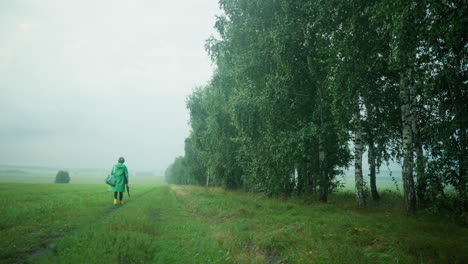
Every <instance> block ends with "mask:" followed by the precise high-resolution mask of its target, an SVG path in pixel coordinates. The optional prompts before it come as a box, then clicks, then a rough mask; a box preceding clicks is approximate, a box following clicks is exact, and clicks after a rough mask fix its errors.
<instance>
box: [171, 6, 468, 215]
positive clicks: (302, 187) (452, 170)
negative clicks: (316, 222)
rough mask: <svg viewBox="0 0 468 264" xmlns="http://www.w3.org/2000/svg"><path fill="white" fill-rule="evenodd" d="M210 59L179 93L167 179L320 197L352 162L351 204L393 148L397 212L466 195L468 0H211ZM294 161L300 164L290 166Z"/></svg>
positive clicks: (461, 202)
mask: <svg viewBox="0 0 468 264" xmlns="http://www.w3.org/2000/svg"><path fill="white" fill-rule="evenodd" d="M219 3H220V7H221V9H222V10H223V11H224V15H223V16H219V17H218V18H217V22H216V25H215V28H216V29H217V31H218V32H219V38H218V39H215V38H211V39H209V40H208V41H207V45H206V48H207V51H208V53H209V55H210V56H211V58H212V60H213V62H214V63H215V65H216V71H215V73H214V75H213V77H212V79H211V81H210V82H209V84H208V85H207V86H206V87H201V88H198V89H196V90H195V91H194V92H193V93H192V94H191V95H190V96H189V98H188V102H187V107H188V109H189V110H190V124H191V127H192V130H191V134H190V136H189V137H188V138H187V139H186V141H185V156H184V157H179V158H177V159H176V160H175V162H174V163H173V164H172V165H171V166H170V167H169V168H168V169H167V171H166V178H167V181H168V182H170V183H176V184H199V185H205V184H206V185H220V186H224V187H226V188H231V189H238V188H243V189H245V190H247V191H261V192H265V193H268V194H271V195H277V194H283V195H291V194H292V193H294V192H296V193H298V194H301V195H310V194H317V195H318V197H319V199H320V200H321V201H326V200H327V197H328V195H329V193H330V192H331V191H333V190H334V189H335V188H336V187H337V181H336V176H337V175H339V174H340V173H342V172H341V169H343V168H346V167H347V166H349V165H354V168H355V179H356V188H355V190H356V203H357V206H359V207H363V206H365V197H366V195H365V192H364V180H363V168H362V164H363V153H364V151H365V150H366V149H367V151H368V164H369V166H370V168H369V171H370V190H371V194H372V198H373V199H375V200H377V199H379V194H378V192H377V186H376V172H377V171H378V169H379V167H380V166H381V165H382V164H384V163H386V162H388V161H390V160H396V161H402V181H403V190H404V200H405V206H406V211H407V212H408V213H412V212H414V211H415V210H416V203H417V202H418V203H420V204H433V203H434V202H436V201H438V200H440V199H443V198H444V197H446V195H447V188H446V187H447V186H451V187H453V190H455V193H456V194H457V199H458V203H457V208H458V209H461V210H463V211H466V208H467V190H466V187H467V178H466V171H467V161H466V159H467V124H468V122H467V115H466V109H468V108H467V102H468V98H467V89H466V85H467V80H466V73H467V67H468V62H467V56H466V55H467V50H468V44H467V41H466V37H467V35H468V34H467V33H468V32H467V30H466V29H467V28H468V25H467V18H466V14H467V10H466V9H467V5H466V4H465V3H464V1H462V0H419V1H418V0H410V1H408V0H405V1H403V0H379V1H369V0H347V1H344V0H315V1H310V0H296V1H290V0H268V1H264V0H237V1H232V0H220V1H219ZM295 172H297V173H295Z"/></svg>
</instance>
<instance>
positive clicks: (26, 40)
mask: <svg viewBox="0 0 468 264" xmlns="http://www.w3.org/2000/svg"><path fill="white" fill-rule="evenodd" d="M219 12H220V11H219V9H218V4H217V0H203V1H180V0H179V1H141V0H138V1H118V0H112V1H102V0H99V1H95V0H80V1H71V0H70V1H63V0H55V1H53V0H40V1H39V0H38V1H32V0H30V1H26V0H25V1H19V0H18V1H1V2H0V36H1V41H0V164H7V165H27V166H44V167H60V168H108V167H110V166H112V164H114V163H115V162H116V161H117V158H118V157H119V156H124V157H125V158H126V160H127V161H126V164H127V165H128V166H129V168H138V169H157V170H164V169H165V168H166V167H167V166H168V165H169V164H170V163H172V161H173V159H174V158H175V157H176V156H178V155H183V153H184V139H185V137H187V135H188V133H189V124H188V118H189V116H188V111H187V110H186V108H185V101H186V97H187V96H188V95H189V94H190V93H191V91H192V90H193V88H194V87H195V86H201V85H205V84H206V82H207V81H208V80H209V79H210V76H211V74H212V71H213V69H212V65H211V62H210V60H209V58H208V56H207V54H206V52H205V50H204V45H205V40H206V39H207V38H209V37H210V35H213V34H215V30H214V29H213V25H214V23H215V15H216V14H219Z"/></svg>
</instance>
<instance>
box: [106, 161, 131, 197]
mask: <svg viewBox="0 0 468 264" xmlns="http://www.w3.org/2000/svg"><path fill="white" fill-rule="evenodd" d="M111 174H113V175H114V177H115V186H113V187H112V186H111V187H110V188H109V190H110V191H113V192H125V184H128V170H127V166H125V165H124V164H122V163H117V164H115V165H114V166H113V167H112V171H111Z"/></svg>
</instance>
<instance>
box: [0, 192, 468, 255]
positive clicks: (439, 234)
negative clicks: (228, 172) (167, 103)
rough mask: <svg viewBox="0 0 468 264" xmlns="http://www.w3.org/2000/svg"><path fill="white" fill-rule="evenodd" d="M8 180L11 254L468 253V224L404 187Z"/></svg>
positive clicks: (3, 249)
mask: <svg viewBox="0 0 468 264" xmlns="http://www.w3.org/2000/svg"><path fill="white" fill-rule="evenodd" d="M106 189H107V188H106V186H105V185H104V184H101V185H98V184H21V183H5V184H1V185H0V202H1V204H2V206H1V209H0V215H1V216H2V217H1V218H0V232H1V235H0V262H1V263H418V264H420V263H434V264H435V263H437V264H438V263H460V264H461V263H467V261H468V231H467V229H466V228H465V227H462V226H460V225H459V224H457V223H456V222H455V221H453V220H451V218H450V217H448V215H447V216H441V215H437V216H436V215H433V214H430V213H427V212H424V211H421V212H419V213H418V214H417V215H415V216H411V217H408V216H406V215H405V213H404V211H403V209H402V206H401V203H402V200H401V196H400V194H398V193H396V192H392V191H385V192H382V193H381V195H382V200H381V202H380V203H379V204H377V203H373V202H369V204H368V206H367V208H366V209H356V208H355V206H354V195H353V193H351V192H346V191H342V192H339V193H335V194H333V195H332V196H331V197H330V201H329V202H328V203H319V202H315V201H304V200H301V199H296V198H290V199H285V198H282V199H280V198H267V197H264V196H262V195H259V194H246V193H243V192H228V191H224V190H222V189H220V188H203V187H193V186H170V185H149V184H147V185H138V184H135V185H132V186H131V197H130V198H128V197H127V196H125V199H124V205H122V206H114V205H112V197H111V193H109V192H107V190H106Z"/></svg>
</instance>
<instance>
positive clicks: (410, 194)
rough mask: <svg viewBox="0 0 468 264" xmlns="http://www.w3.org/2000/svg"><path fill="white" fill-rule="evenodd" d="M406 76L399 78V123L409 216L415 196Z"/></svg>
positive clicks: (412, 209)
mask: <svg viewBox="0 0 468 264" xmlns="http://www.w3.org/2000/svg"><path fill="white" fill-rule="evenodd" d="M407 81H408V80H407V76H405V75H404V74H401V76H400V100H401V122H402V137H403V168H402V170H403V171H402V180H403V191H404V197H405V208H406V213H408V214H411V213H414V212H415V211H416V194H415V190H414V179H413V166H414V165H413V163H414V162H413V135H412V121H413V115H412V113H411V110H412V109H411V100H410V91H409V87H408V85H407Z"/></svg>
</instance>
